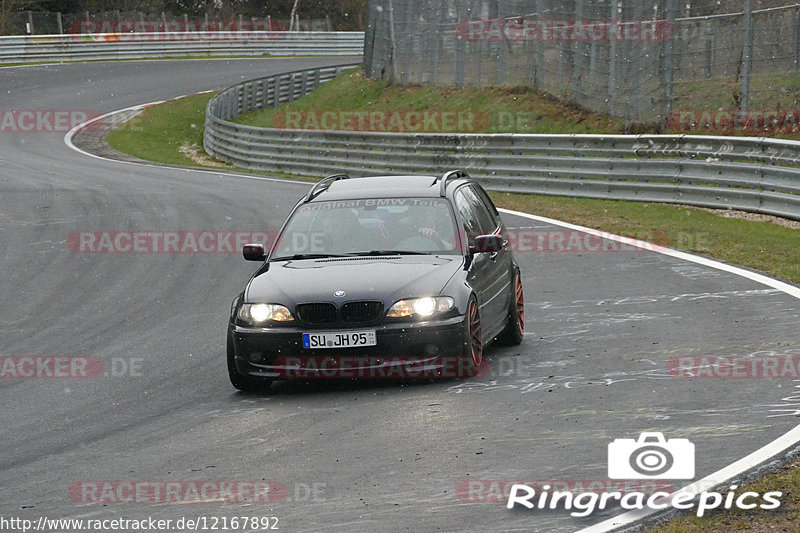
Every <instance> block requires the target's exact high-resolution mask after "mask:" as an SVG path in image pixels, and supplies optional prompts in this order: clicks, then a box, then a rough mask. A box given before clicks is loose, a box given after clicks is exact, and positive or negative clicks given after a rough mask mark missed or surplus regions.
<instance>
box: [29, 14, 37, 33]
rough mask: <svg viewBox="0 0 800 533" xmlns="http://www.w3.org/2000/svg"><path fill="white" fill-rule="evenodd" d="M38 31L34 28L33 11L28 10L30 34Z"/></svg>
mask: <svg viewBox="0 0 800 533" xmlns="http://www.w3.org/2000/svg"><path fill="white" fill-rule="evenodd" d="M35 33H36V31H35V30H34V28H33V12H32V11H28V34H29V35H34V34H35Z"/></svg>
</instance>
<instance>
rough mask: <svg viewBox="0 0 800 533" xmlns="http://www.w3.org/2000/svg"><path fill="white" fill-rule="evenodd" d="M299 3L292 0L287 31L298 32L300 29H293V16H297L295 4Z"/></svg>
mask: <svg viewBox="0 0 800 533" xmlns="http://www.w3.org/2000/svg"><path fill="white" fill-rule="evenodd" d="M299 2H300V0H294V4H292V12H291V13H290V14H289V31H292V29H295V30H299V29H300V28H295V27H294V17H295V15H297V4H298V3H299Z"/></svg>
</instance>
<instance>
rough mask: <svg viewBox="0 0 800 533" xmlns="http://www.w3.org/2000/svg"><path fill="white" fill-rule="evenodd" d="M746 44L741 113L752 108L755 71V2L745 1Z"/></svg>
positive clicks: (743, 54)
mask: <svg viewBox="0 0 800 533" xmlns="http://www.w3.org/2000/svg"><path fill="white" fill-rule="evenodd" d="M742 24H744V42H743V43H742V64H741V68H740V69H739V72H741V80H740V85H739V111H747V110H748V109H749V108H750V74H751V72H752V70H753V0H744V19H743V20H742Z"/></svg>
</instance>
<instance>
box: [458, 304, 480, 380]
mask: <svg viewBox="0 0 800 533" xmlns="http://www.w3.org/2000/svg"><path fill="white" fill-rule="evenodd" d="M461 357H462V360H463V362H462V364H461V365H459V369H461V370H462V372H460V373H463V374H464V375H465V376H466V377H471V376H474V375H475V374H477V373H478V370H479V369H480V367H481V364H482V363H483V330H482V328H481V315H480V312H479V310H478V302H477V300H475V297H474V296H473V297H471V298H470V299H469V303H468V304H467V316H466V325H465V327H464V350H463V353H462V355H461Z"/></svg>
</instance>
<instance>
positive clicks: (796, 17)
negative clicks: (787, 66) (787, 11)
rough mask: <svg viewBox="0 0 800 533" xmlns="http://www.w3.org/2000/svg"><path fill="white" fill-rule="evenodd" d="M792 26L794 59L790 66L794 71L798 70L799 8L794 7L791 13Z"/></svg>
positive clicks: (799, 45)
mask: <svg viewBox="0 0 800 533" xmlns="http://www.w3.org/2000/svg"><path fill="white" fill-rule="evenodd" d="M792 26H793V27H794V57H793V61H792V65H793V66H794V71H795V72H797V71H798V69H800V7H795V8H794V10H793V13H792Z"/></svg>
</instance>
